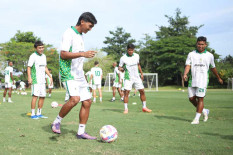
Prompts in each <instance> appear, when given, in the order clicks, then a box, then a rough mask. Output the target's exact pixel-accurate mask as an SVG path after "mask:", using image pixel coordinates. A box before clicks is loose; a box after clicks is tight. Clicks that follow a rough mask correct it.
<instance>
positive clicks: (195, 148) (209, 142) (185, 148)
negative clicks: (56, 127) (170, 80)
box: [0, 90, 233, 155]
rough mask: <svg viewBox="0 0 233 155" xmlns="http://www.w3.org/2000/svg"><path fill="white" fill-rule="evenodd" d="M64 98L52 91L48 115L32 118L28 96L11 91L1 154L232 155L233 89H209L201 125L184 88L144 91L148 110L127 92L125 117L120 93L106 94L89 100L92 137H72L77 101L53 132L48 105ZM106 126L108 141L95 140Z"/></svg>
mask: <svg viewBox="0 0 233 155" xmlns="http://www.w3.org/2000/svg"><path fill="white" fill-rule="evenodd" d="M28 94H29V93H28ZM131 94H132V93H131ZM64 96H65V93H64V92H59V91H54V92H53V94H52V98H46V99H45V104H44V107H43V110H42V113H43V114H44V115H45V116H48V117H49V118H48V119H39V120H32V119H30V118H29V116H27V115H26V113H28V112H30V102H31V96H29V95H27V96H22V95H16V94H13V97H12V100H13V101H14V103H1V104H0V115H1V117H0V154H3V155H4V154H7V155H8V154H35V155H36V154H43V155H44V154H140V155H141V154H233V112H232V111H233V92H232V91H227V90H208V92H207V96H206V98H205V105H206V108H209V109H210V115H209V120H208V122H206V123H204V122H203V121H202V119H203V117H201V120H200V124H199V125H191V124H190V122H191V121H192V119H193V118H194V116H195V109H194V107H193V106H192V105H191V103H189V101H188V98H187V91H185V92H181V91H178V90H176V91H159V92H146V96H147V105H148V108H150V109H152V110H153V111H152V113H143V112H142V111H141V110H142V106H141V103H140V99H139V97H138V96H136V97H132V96H131V97H130V99H129V105H128V108H129V113H128V114H127V115H124V114H123V109H124V106H123V103H122V102H120V101H119V96H117V100H118V101H115V102H109V100H110V99H111V97H112V94H111V93H107V92H104V93H103V96H104V97H103V103H102V104H100V103H99V102H98V99H97V103H93V104H92V107H91V114H90V117H89V120H88V124H87V127H86V131H87V132H88V133H89V134H90V135H93V136H97V137H98V140H94V141H92V140H78V139H76V137H75V134H76V132H77V129H78V113H79V109H80V104H79V105H77V106H76V107H75V108H74V109H73V110H72V111H71V112H70V113H69V114H68V115H67V117H65V118H64V119H63V120H62V126H61V131H62V134H60V135H57V134H54V133H52V132H51V129H50V125H51V123H52V122H53V120H54V118H55V117H56V116H57V114H58V112H59V110H60V107H58V108H51V106H50V104H51V102H52V101H57V102H59V103H63V101H64ZM1 100H2V98H1ZM132 102H136V103H137V105H132ZM107 124H110V125H113V126H115V127H116V128H117V130H118V134H119V135H118V139H117V141H116V142H113V143H110V144H108V143H102V142H101V141H100V139H99V130H100V128H101V127H102V126H103V125H107Z"/></svg>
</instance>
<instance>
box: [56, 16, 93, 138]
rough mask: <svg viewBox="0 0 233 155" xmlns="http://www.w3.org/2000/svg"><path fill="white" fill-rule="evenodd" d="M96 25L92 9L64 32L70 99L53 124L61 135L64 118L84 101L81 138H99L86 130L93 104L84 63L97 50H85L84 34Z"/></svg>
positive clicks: (62, 60) (63, 54) (63, 67)
mask: <svg viewBox="0 0 233 155" xmlns="http://www.w3.org/2000/svg"><path fill="white" fill-rule="evenodd" d="M95 24H97V21H96V19H95V16H94V15H93V14H92V13H90V12H85V13H83V14H82V15H81V16H80V17H79V19H78V22H77V24H76V26H72V27H71V28H69V29H67V30H66V31H65V33H64V35H63V38H62V43H61V52H60V68H59V69H60V74H61V81H62V82H65V85H66V89H67V92H68V93H69V101H68V102H67V103H65V104H64V105H63V106H62V108H61V110H60V112H59V114H58V116H57V117H56V119H55V120H54V122H53V124H52V131H53V132H54V133H57V134H60V133H61V129H60V124H61V121H62V119H63V118H64V117H65V116H66V115H67V114H68V113H69V112H70V110H71V109H72V108H73V107H75V106H76V105H77V103H78V102H79V101H81V102H82V105H81V109H80V112H79V128H78V132H77V135H76V136H77V138H78V139H96V137H93V136H90V135H88V134H87V133H86V132H85V127H86V123H87V120H88V117H89V112H90V107H91V102H92V101H91V94H90V93H89V92H88V83H87V81H86V79H85V76H84V71H83V62H84V59H85V58H93V57H94V56H95V53H96V51H86V52H84V42H83V38H82V35H83V33H87V32H88V31H90V30H91V29H92V28H93V27H94V25H95Z"/></svg>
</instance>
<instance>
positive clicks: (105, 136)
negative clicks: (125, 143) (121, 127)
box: [100, 125, 118, 143]
mask: <svg viewBox="0 0 233 155" xmlns="http://www.w3.org/2000/svg"><path fill="white" fill-rule="evenodd" d="M117 136H118V132H117V129H116V128H115V127H114V126H112V125H105V126H103V127H102V128H101V129H100V138H101V140H102V141H103V142H105V143H111V142H113V141H115V140H116V139H117Z"/></svg>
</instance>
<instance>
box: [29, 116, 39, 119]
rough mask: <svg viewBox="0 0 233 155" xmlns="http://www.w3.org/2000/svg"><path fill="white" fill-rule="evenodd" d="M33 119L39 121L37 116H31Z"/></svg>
mask: <svg viewBox="0 0 233 155" xmlns="http://www.w3.org/2000/svg"><path fill="white" fill-rule="evenodd" d="M31 119H39V117H38V116H37V115H34V116H31Z"/></svg>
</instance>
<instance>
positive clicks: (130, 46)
mask: <svg viewBox="0 0 233 155" xmlns="http://www.w3.org/2000/svg"><path fill="white" fill-rule="evenodd" d="M128 49H135V45H134V44H128V46H127V50H128Z"/></svg>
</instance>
